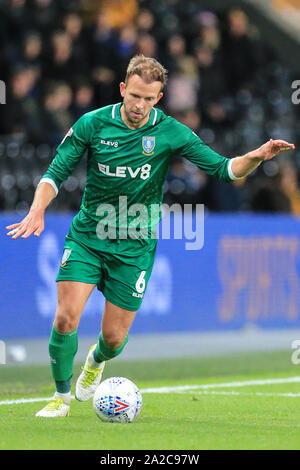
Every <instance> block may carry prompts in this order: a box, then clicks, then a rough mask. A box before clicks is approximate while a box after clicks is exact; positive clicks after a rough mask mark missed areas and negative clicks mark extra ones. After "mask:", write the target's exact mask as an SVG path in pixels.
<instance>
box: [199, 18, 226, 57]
mask: <svg viewBox="0 0 300 470" xmlns="http://www.w3.org/2000/svg"><path fill="white" fill-rule="evenodd" d="M196 20H197V24H198V25H199V28H200V32H199V39H200V40H201V43H202V44H203V45H205V46H208V47H210V48H211V49H213V50H214V51H216V50H218V49H219V47H220V44H221V33H220V29H219V21H218V17H217V15H215V13H212V12H211V11H201V12H200V13H199V14H198V15H197V19H196Z"/></svg>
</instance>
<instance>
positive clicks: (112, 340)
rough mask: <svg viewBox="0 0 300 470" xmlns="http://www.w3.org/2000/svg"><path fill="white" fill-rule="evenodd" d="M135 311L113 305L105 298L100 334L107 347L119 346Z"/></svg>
mask: <svg viewBox="0 0 300 470" xmlns="http://www.w3.org/2000/svg"><path fill="white" fill-rule="evenodd" d="M135 315H136V311H131V310H126V309H125V308H122V307H118V306H117V305H114V304H113V303H112V302H110V301H109V300H106V302H105V307H104V312H103V316H102V335H103V338H104V340H105V342H106V344H107V345H108V346H109V347H112V348H113V349H115V348H117V347H119V346H121V345H122V344H123V342H124V340H125V337H126V335H127V333H128V331H129V329H130V327H131V325H132V322H133V320H134V318H135Z"/></svg>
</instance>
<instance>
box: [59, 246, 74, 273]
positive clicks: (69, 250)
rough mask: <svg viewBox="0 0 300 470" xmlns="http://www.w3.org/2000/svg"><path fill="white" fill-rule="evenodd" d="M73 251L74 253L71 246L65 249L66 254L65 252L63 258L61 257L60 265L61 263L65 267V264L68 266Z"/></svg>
mask: <svg viewBox="0 0 300 470" xmlns="http://www.w3.org/2000/svg"><path fill="white" fill-rule="evenodd" d="M71 253H72V250H71V248H66V249H65V251H64V254H63V256H62V259H61V263H60V265H61V267H62V268H63V267H64V266H66V264H67V261H68V259H69V258H70V255H71Z"/></svg>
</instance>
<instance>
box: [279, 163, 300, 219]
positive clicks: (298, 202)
mask: <svg viewBox="0 0 300 470" xmlns="http://www.w3.org/2000/svg"><path fill="white" fill-rule="evenodd" d="M280 189H281V190H282V191H283V192H284V194H285V195H286V196H287V198H288V199H289V201H290V205H291V212H292V213H293V214H294V215H297V216H299V215H300V191H299V183H298V175H297V170H296V168H295V166H294V165H293V164H292V163H291V162H285V163H284V164H283V165H282V169H281V173H280Z"/></svg>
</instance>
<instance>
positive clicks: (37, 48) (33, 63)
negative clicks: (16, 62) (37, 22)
mask: <svg viewBox="0 0 300 470" xmlns="http://www.w3.org/2000/svg"><path fill="white" fill-rule="evenodd" d="M20 62H21V63H23V64H24V65H25V66H28V67H31V68H32V69H34V70H35V73H36V78H37V79H39V78H41V73H42V40H41V37H40V34H39V33H37V32H30V33H28V34H27V35H26V36H25V38H24V41H23V51H22V56H21V58H20Z"/></svg>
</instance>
